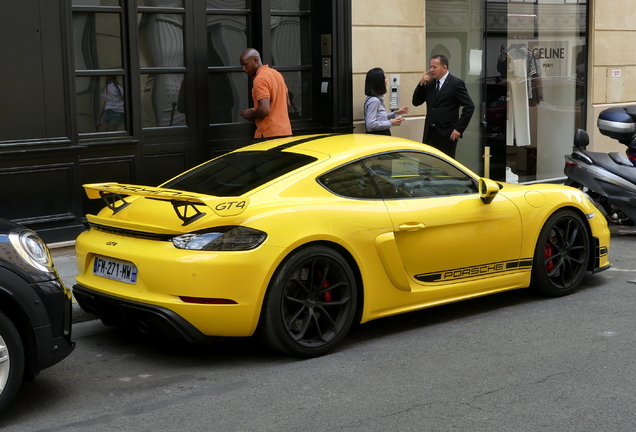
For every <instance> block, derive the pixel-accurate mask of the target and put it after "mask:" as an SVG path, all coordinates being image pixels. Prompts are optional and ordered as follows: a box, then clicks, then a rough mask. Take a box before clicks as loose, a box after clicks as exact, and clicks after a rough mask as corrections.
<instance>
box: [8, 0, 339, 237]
mask: <svg viewBox="0 0 636 432" xmlns="http://www.w3.org/2000/svg"><path fill="white" fill-rule="evenodd" d="M2 7H3V12H4V14H3V17H4V18H3V26H2V30H1V31H2V32H3V33H4V37H2V38H1V42H0V44H1V50H0V52H2V54H3V60H4V61H5V67H3V68H2V70H1V72H0V74H1V76H2V79H1V80H0V82H2V89H3V96H4V97H3V102H4V106H3V108H2V113H3V115H2V116H0V125H1V127H0V131H1V132H0V179H1V181H2V185H3V187H2V190H1V191H0V205H1V206H2V217H4V218H7V219H12V220H15V221H17V222H20V223H23V224H25V225H27V226H29V227H31V228H33V229H35V230H37V231H38V233H39V234H40V235H41V236H42V237H43V238H44V239H45V240H46V241H48V242H59V241H64V240H70V239H74V238H75V236H76V235H77V234H78V233H79V232H81V231H82V230H83V229H84V225H83V222H84V215H85V214H86V213H89V212H96V211H98V209H99V208H100V207H101V206H102V203H100V202H95V201H89V200H88V199H87V198H86V196H85V194H84V192H83V190H82V184H85V183H93V182H106V181H115V182H120V183H134V184H146V185H157V184H159V183H162V182H163V181H165V180H167V179H169V178H171V177H172V176H174V175H176V174H178V173H180V172H182V171H184V170H185V169H187V168H190V167H192V166H194V165H195V164H197V163H200V162H202V161H205V160H207V159H209V158H211V157H213V156H216V155H219V154H222V153H225V152H227V151H230V150H232V149H235V148H239V147H242V146H245V145H247V144H250V143H251V138H252V136H253V133H254V126H253V125H252V124H251V123H249V122H247V121H245V120H244V119H243V118H242V117H241V116H239V114H238V112H239V110H241V109H246V108H248V107H249V106H250V105H251V103H252V101H251V96H250V89H251V83H250V82H249V79H248V77H247V76H246V75H245V74H244V73H243V72H242V68H241V66H240V63H239V57H240V55H241V53H242V51H243V50H244V49H245V48H247V47H254V48H256V49H257V50H259V52H260V53H261V55H262V59H263V63H264V64H269V65H270V66H272V67H274V68H276V69H278V70H279V71H280V72H281V73H282V74H283V75H284V77H285V79H286V82H287V85H288V87H289V90H290V96H291V102H292V103H291V107H292V108H291V111H290V116H291V118H292V127H293V130H294V133H295V134H304V133H319V132H335V133H339V132H350V131H351V124H352V117H351V116H352V88H351V5H350V2H349V1H346V0H345V1H342V0H332V1H329V0H260V1H252V0H28V1H20V2H8V1H7V2H2Z"/></svg>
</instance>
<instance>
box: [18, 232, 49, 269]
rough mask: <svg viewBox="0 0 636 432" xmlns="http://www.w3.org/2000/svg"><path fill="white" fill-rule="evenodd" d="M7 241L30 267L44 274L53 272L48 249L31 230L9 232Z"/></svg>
mask: <svg viewBox="0 0 636 432" xmlns="http://www.w3.org/2000/svg"><path fill="white" fill-rule="evenodd" d="M9 240H10V241H11V244H12V245H13V247H14V248H15V250H16V251H17V252H18V254H19V255H20V257H21V258H22V259H23V260H24V261H26V262H27V263H28V264H29V265H30V266H32V267H35V268H36V269H38V270H41V271H44V272H51V271H53V259H52V258H51V254H50V253H49V248H48V247H47V246H46V244H44V242H43V241H42V239H40V237H38V235H37V234H36V233H35V232H33V231H31V230H20V231H11V232H10V233H9Z"/></svg>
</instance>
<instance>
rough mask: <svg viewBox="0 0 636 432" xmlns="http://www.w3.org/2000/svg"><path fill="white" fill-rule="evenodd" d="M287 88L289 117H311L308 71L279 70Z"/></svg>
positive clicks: (292, 118)
mask: <svg viewBox="0 0 636 432" xmlns="http://www.w3.org/2000/svg"><path fill="white" fill-rule="evenodd" d="M281 74H282V75H283V77H284V78H285V83H286V84H287V89H288V90H289V101H290V102H291V104H290V106H289V118H290V120H295V119H307V118H311V88H310V85H311V81H310V78H311V77H310V73H309V72H281Z"/></svg>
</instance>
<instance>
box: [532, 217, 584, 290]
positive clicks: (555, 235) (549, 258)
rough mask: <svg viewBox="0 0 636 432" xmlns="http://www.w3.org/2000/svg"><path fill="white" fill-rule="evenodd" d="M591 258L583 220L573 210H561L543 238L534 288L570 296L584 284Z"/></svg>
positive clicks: (544, 230) (536, 257)
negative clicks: (582, 282)
mask: <svg viewBox="0 0 636 432" xmlns="http://www.w3.org/2000/svg"><path fill="white" fill-rule="evenodd" d="M589 258H590V238H589V236H588V233H587V229H586V228H585V225H584V222H583V220H582V219H581V217H580V216H579V215H578V214H577V213H575V212H574V211H572V210H560V211H558V212H556V213H554V214H553V215H552V216H550V217H549V218H548V220H547V222H546V223H545V225H544V226H543V228H542V229H541V233H540V234H539V239H538V241H537V246H536V248H535V252H534V259H533V263H532V282H531V286H532V287H533V288H535V289H537V290H539V291H542V292H544V293H546V294H549V295H551V296H555V297H560V296H564V295H567V294H570V293H571V292H573V291H574V290H576V288H577V287H578V286H579V284H580V283H581V281H582V280H583V276H585V271H586V270H587V263H588V260H589Z"/></svg>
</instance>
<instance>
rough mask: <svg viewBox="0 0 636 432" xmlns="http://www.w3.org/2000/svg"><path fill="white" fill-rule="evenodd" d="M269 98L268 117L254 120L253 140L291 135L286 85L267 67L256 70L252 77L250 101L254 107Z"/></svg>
mask: <svg viewBox="0 0 636 432" xmlns="http://www.w3.org/2000/svg"><path fill="white" fill-rule="evenodd" d="M265 98H269V108H270V111H269V115H268V116H267V117H265V118H262V119H255V120H254V123H256V133H255V134H254V138H268V137H277V136H289V135H291V134H292V130H291V123H290V122H289V114H288V113H287V85H286V84H285V78H283V76H282V75H281V74H280V72H278V71H277V70H274V69H271V68H270V67H269V66H268V65H263V66H261V67H259V68H258V70H257V71H256V75H255V76H254V86H253V87H252V99H253V100H254V107H257V106H258V101H259V100H261V99H265Z"/></svg>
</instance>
